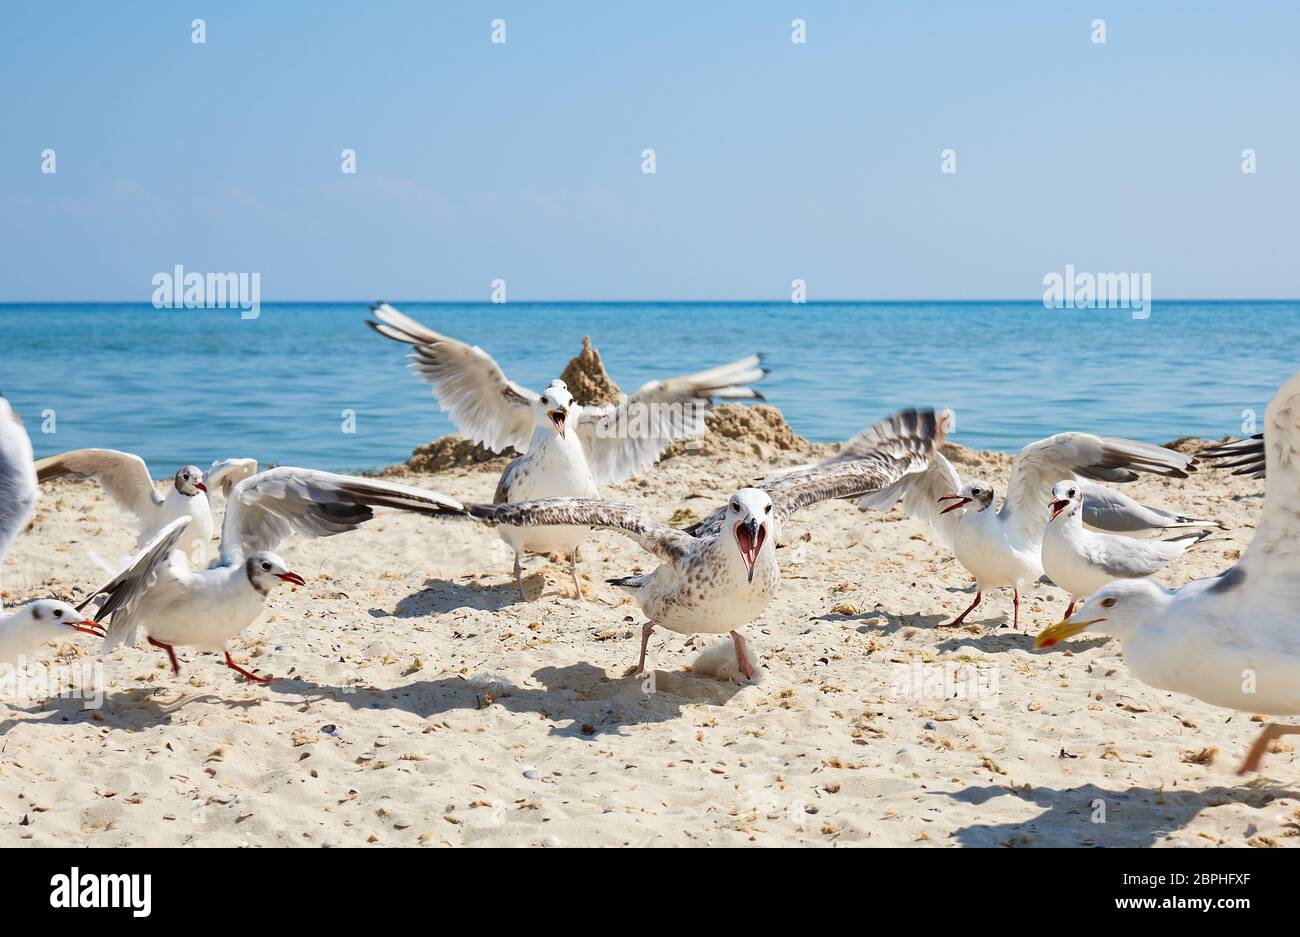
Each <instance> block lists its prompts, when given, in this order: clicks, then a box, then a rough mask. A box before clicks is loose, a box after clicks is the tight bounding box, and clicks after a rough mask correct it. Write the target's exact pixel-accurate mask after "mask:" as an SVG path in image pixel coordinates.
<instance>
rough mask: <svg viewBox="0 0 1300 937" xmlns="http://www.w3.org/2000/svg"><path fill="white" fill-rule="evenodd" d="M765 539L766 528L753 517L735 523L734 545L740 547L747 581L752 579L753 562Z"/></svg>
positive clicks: (756, 560) (756, 559) (755, 560)
mask: <svg viewBox="0 0 1300 937" xmlns="http://www.w3.org/2000/svg"><path fill="white" fill-rule="evenodd" d="M766 539H767V528H766V527H764V526H763V525H762V524H760V523H759V522H758V521H756V520H754V518H752V517H751V518H750V519H749V520H747V521H740V522H738V523H737V524H736V545H737V546H738V547H739V548H740V556H741V559H743V560H744V561H745V570H746V572H747V573H748V577H747V579H748V581H749V582H753V581H754V564H755V563H757V562H758V551H759V550H762V549H763V541H764V540H766Z"/></svg>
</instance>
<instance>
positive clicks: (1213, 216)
mask: <svg viewBox="0 0 1300 937" xmlns="http://www.w3.org/2000/svg"><path fill="white" fill-rule="evenodd" d="M195 18H202V19H203V20H204V23H205V30H206V42H204V43H201V44H197V43H195V42H193V41H192V21H193V20H194V19H195ZM496 19H502V20H504V21H505V24H506V42H505V43H504V44H500V43H493V42H492V21H493V20H496ZM795 19H802V20H803V21H804V22H805V23H806V37H807V41H806V42H805V43H802V44H798V43H794V42H792V41H791V35H792V25H791V24H792V21H793V20H795ZM1096 19H1103V20H1104V21H1105V31H1106V42H1105V43H1104V44H1101V43H1095V42H1093V41H1092V39H1093V35H1094V27H1093V25H1092V24H1093V21H1094V20H1096ZM1298 39H1300V4H1295V3H1293V2H1261V3H1251V4H1241V3H1233V2H1222V3H1204V2H1178V3H1174V2H1165V3H1160V2H1151V3H1142V4H1128V3H1118V2H1115V0H1092V2H1087V3H1075V2H1060V3H1050V4H1046V3H1041V2H1025V3H997V2H992V3H988V4H984V3H981V4H972V3H960V2H952V3H863V2H843V3H824V2H810V0H787V2H731V3H722V2H716V3H684V2H683V3H675V2H655V3H652V4H631V3H627V4H621V3H620V4H612V3H581V2H563V3H561V2H537V0H533V2H495V0H494V2H490V3H470V2H464V3H449V2H447V3H434V2H395V0H387V2H381V3H373V4H370V3H355V2H348V3H342V2H331V0H317V2H311V3H306V2H297V3H295V2H276V3H264V2H230V0H223V2H219V3H217V2H212V0H189V2H176V0H167V2H161V0H160V2H131V3H123V4H106V3H101V2H94V3H91V2H86V3H61V2H14V3H9V4H6V7H5V27H4V29H3V31H0V87H3V88H5V89H6V91H5V94H4V95H3V96H0V126H2V127H3V133H0V217H3V218H4V223H3V224H0V258H2V259H0V302H3V301H9V302H18V301H135V302H148V301H149V300H150V297H151V295H152V290H153V286H152V278H153V277H154V275H155V274H156V273H158V272H160V271H170V270H172V269H173V268H174V267H175V265H177V264H181V265H183V266H184V267H185V269H186V270H188V271H200V272H250V273H252V272H256V273H258V274H260V279H261V292H262V300H263V301H264V302H273V301H277V300H279V301H290V300H349V301H350V300H369V299H373V298H386V299H390V300H393V301H402V300H408V301H409V300H447V301H465V300H487V299H488V298H489V295H490V291H491V284H492V282H493V281H494V280H498V279H499V280H503V281H505V284H506V289H507V295H508V298H510V299H512V300H659V299H662V300H726V299H753V300H768V299H770V300H775V301H779V300H788V299H789V298H790V293H791V282H792V280H794V279H796V278H799V279H802V280H804V281H805V283H806V290H807V298H808V299H809V300H812V301H816V300H832V299H1035V298H1040V297H1041V296H1042V292H1043V286H1042V282H1043V277H1044V276H1045V275H1046V274H1048V273H1050V272H1060V271H1063V270H1064V268H1065V266H1066V265H1067V264H1072V265H1073V266H1074V267H1075V268H1076V269H1077V270H1081V271H1096V272H1110V271H1133V272H1139V271H1140V272H1147V273H1150V274H1151V277H1152V292H1153V295H1154V296H1155V297H1156V298H1157V299H1160V298H1166V299H1174V298H1294V297H1297V296H1300V262H1298V260H1300V258H1298V257H1297V250H1296V248H1297V237H1296V233H1295V231H1296V216H1297V209H1298V208H1300V121H1298V120H1297V119H1296V118H1297V102H1298V101H1300V77H1298V76H1300V64H1297V62H1298V60H1297V57H1296V54H1295V48H1296V45H1297V40H1298ZM647 148H652V149H653V150H654V151H655V170H656V171H655V172H654V173H653V174H650V173H646V172H643V156H642V154H643V151H644V150H645V149H647ZM1246 148H1250V149H1253V150H1254V151H1255V154H1256V157H1255V158H1256V172H1255V173H1253V174H1247V173H1243V172H1242V156H1241V153H1242V150H1243V149H1246ZM46 149H53V150H54V152H55V160H56V163H55V165H56V169H57V171H56V172H54V173H52V174H51V173H43V172H42V171H41V169H42V160H43V156H42V154H43V151H45V150H46ZM344 149H352V150H354V151H355V153H356V169H357V171H356V172H355V173H352V174H349V173H344V172H342V171H341V166H342V162H343V159H342V155H341V154H342V151H343V150H344ZM945 149H952V150H954V151H955V154H956V172H955V173H950V174H945V173H943V172H941V152H942V151H943V150H945Z"/></svg>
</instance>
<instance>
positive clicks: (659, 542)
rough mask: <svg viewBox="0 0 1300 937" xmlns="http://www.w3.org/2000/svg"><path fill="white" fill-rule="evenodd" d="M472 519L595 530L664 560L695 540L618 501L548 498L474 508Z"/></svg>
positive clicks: (470, 507) (471, 508)
mask: <svg viewBox="0 0 1300 937" xmlns="http://www.w3.org/2000/svg"><path fill="white" fill-rule="evenodd" d="M467 510H468V511H469V514H470V516H471V517H476V518H478V519H479V520H481V521H484V522H486V523H488V524H491V525H494V526H495V525H497V524H510V525H511V526H514V527H568V526H575V527H596V528H600V529H601V530H614V531H618V532H619V533H621V534H624V535H626V536H628V537H631V538H632V539H633V540H635V541H636V542H637V543H638V544H640V545H641V548H642V549H643V550H646V551H647V552H649V553H653V554H654V555H655V556H657V557H659V558H660V559H662V560H668V561H673V560H677V559H680V558H681V557H682V556H684V555H685V554H686V551H687V550H689V549H690V546H691V544H692V543H693V542H694V541H695V538H694V537H692V536H691V535H690V534H687V533H684V532H683V531H680V530H677V529H676V528H673V527H669V526H668V525H667V524H663V523H660V522H659V521H657V520H655V519H654V518H652V517H651V516H650V515H649V514H647V513H646V512H645V511H643V510H641V509H640V508H638V507H633V506H632V505H630V504H620V503H619V502H617V501H600V500H596V499H587V498H549V499H546V500H543V501H521V502H519V503H518V504H471V505H468V506H467Z"/></svg>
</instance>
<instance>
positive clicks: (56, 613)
mask: <svg viewBox="0 0 1300 937" xmlns="http://www.w3.org/2000/svg"><path fill="white" fill-rule="evenodd" d="M54 617H55V618H62V617H63V609H61V608H56V609H55V610H54Z"/></svg>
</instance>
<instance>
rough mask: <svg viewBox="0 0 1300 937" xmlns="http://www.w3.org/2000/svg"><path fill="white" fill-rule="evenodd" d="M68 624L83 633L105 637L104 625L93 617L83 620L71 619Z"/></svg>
mask: <svg viewBox="0 0 1300 937" xmlns="http://www.w3.org/2000/svg"><path fill="white" fill-rule="evenodd" d="M66 624H67V626H68V627H69V628H71V629H72V630H73V631H80V632H81V633H82V634H89V635H94V636H95V637H97V638H102V637H104V626H103V625H101V624H100V623H99V622H97V621H95V620H94V619H93V618H87V619H84V620H83V621H70V622H67V623H66Z"/></svg>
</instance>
